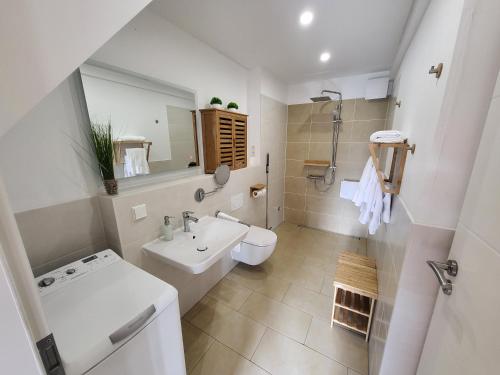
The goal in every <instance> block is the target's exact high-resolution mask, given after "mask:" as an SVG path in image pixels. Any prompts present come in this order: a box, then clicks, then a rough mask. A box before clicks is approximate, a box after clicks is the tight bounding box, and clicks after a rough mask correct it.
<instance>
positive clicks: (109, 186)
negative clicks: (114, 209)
mask: <svg viewBox="0 0 500 375" xmlns="http://www.w3.org/2000/svg"><path fill="white" fill-rule="evenodd" d="M103 183H104V188H105V189H106V193H108V194H109V195H116V194H118V181H116V179H112V180H104V181H103Z"/></svg>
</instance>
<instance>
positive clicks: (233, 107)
mask: <svg viewBox="0 0 500 375" xmlns="http://www.w3.org/2000/svg"><path fill="white" fill-rule="evenodd" d="M238 108H239V107H238V104H236V103H235V102H229V104H228V105H227V109H228V111H232V112H236V111H238Z"/></svg>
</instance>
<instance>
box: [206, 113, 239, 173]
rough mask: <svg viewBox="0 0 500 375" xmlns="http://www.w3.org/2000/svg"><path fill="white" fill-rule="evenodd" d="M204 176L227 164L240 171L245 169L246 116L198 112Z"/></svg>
mask: <svg viewBox="0 0 500 375" xmlns="http://www.w3.org/2000/svg"><path fill="white" fill-rule="evenodd" d="M200 112H201V119H202V130H203V155H204V157H205V173H214V171H215V169H216V168H217V167H218V166H219V165H221V164H226V165H227V166H229V168H231V170H234V169H240V168H245V167H246V166H247V116H246V115H244V114H241V113H234V112H229V111H225V110H220V109H212V108H210V109H201V110H200Z"/></svg>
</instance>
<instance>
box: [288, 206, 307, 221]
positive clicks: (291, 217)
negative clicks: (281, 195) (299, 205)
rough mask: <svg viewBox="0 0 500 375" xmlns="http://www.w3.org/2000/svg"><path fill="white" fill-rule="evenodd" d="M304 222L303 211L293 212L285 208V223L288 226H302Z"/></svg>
mask: <svg viewBox="0 0 500 375" xmlns="http://www.w3.org/2000/svg"><path fill="white" fill-rule="evenodd" d="M304 220H305V211H304V210H294V209H291V208H286V207H285V221H286V222H288V223H290V224H297V225H303V224H304Z"/></svg>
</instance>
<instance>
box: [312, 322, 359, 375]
mask: <svg viewBox="0 0 500 375" xmlns="http://www.w3.org/2000/svg"><path fill="white" fill-rule="evenodd" d="M306 346H308V347H310V348H312V349H314V350H316V351H318V352H320V353H322V354H324V355H326V356H327V357H329V358H331V359H333V360H335V361H337V362H340V363H342V364H343V365H345V366H347V367H349V368H351V369H353V370H355V371H357V372H359V373H360V374H362V375H367V374H368V346H367V343H366V342H365V340H364V337H362V336H361V335H358V334H356V333H354V332H349V331H347V330H345V329H343V328H340V327H337V326H334V327H333V328H330V324H329V323H328V322H325V321H322V320H319V319H313V322H312V324H311V328H310V329H309V333H308V335H307V340H306Z"/></svg>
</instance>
